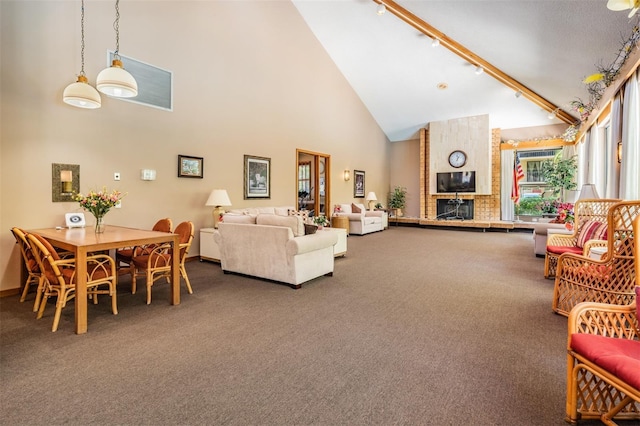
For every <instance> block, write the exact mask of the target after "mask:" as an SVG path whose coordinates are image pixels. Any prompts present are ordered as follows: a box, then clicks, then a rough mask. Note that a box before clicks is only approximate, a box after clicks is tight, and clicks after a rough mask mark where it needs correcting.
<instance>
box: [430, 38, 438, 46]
mask: <svg viewBox="0 0 640 426" xmlns="http://www.w3.org/2000/svg"><path fill="white" fill-rule="evenodd" d="M431 46H433V47H437V46H440V39H439V38H434V39H433V40H432V41H431Z"/></svg>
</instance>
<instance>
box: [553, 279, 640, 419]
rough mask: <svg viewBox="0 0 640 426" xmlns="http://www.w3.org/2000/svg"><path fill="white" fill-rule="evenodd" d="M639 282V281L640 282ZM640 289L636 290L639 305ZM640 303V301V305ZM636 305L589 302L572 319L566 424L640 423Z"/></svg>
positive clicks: (639, 364)
mask: <svg viewBox="0 0 640 426" xmlns="http://www.w3.org/2000/svg"><path fill="white" fill-rule="evenodd" d="M639 281H640V280H639ZM637 298H640V287H636V299H637ZM636 303H637V301H636ZM638 319H639V315H638V311H637V306H636V304H635V303H634V304H632V305H609V304H604V303H592V302H584V303H580V304H578V305H576V306H575V307H574V308H573V309H572V310H571V313H570V314H569V321H568V337H567V397H566V417H565V420H566V421H567V422H568V423H571V424H573V425H575V424H577V422H578V420H580V419H600V420H601V421H602V422H603V423H604V424H607V425H615V424H616V423H615V422H614V421H613V419H614V418H617V419H618V418H619V419H625V420H632V419H637V420H640V390H639V389H640V341H638V338H639V334H638V331H639V330H638Z"/></svg>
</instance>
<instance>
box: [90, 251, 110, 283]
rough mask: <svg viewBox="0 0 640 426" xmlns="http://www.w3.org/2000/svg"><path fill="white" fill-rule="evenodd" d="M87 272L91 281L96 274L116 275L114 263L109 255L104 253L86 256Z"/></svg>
mask: <svg viewBox="0 0 640 426" xmlns="http://www.w3.org/2000/svg"><path fill="white" fill-rule="evenodd" d="M100 272H101V273H100ZM87 273H88V277H87V278H88V279H89V281H92V280H93V279H94V277H96V276H98V277H100V276H102V277H104V276H108V277H113V276H115V275H116V263H115V261H114V260H113V258H112V257H111V256H108V255H106V254H95V255H93V256H89V257H87Z"/></svg>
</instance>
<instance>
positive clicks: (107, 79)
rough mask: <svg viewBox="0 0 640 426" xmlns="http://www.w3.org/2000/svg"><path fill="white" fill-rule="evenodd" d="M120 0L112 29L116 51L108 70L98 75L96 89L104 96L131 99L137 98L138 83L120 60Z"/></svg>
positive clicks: (117, 2) (118, 0) (117, 1)
mask: <svg viewBox="0 0 640 426" xmlns="http://www.w3.org/2000/svg"><path fill="white" fill-rule="evenodd" d="M119 6H120V0H116V20H115V22H114V23H113V28H114V29H115V30H116V50H115V52H113V61H112V62H111V66H110V67H109V68H105V69H103V70H102V71H100V74H98V79H97V81H96V87H97V88H98V90H99V91H101V92H102V93H104V94H105V95H109V96H115V97H117V98H133V97H135V96H138V83H136V79H135V78H133V76H132V75H131V74H129V73H128V72H127V71H125V69H124V68H123V67H122V61H121V60H120V55H119V51H120V7H119Z"/></svg>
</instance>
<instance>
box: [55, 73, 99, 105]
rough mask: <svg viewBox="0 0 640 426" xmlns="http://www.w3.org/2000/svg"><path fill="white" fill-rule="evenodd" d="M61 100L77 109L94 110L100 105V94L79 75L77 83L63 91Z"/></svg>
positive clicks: (85, 78)
mask: <svg viewBox="0 0 640 426" xmlns="http://www.w3.org/2000/svg"><path fill="white" fill-rule="evenodd" d="M62 100H63V101H64V103H66V104H69V105H72V106H75V107H78V108H87V109H96V108H100V106H101V105H102V99H101V98H100V93H98V91H97V90H96V89H95V88H94V87H93V86H91V85H90V84H89V83H88V81H87V77H85V76H84V75H79V76H78V81H76V82H75V83H71V84H70V85H68V86H67V87H66V88H65V89H64V92H63V94H62Z"/></svg>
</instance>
